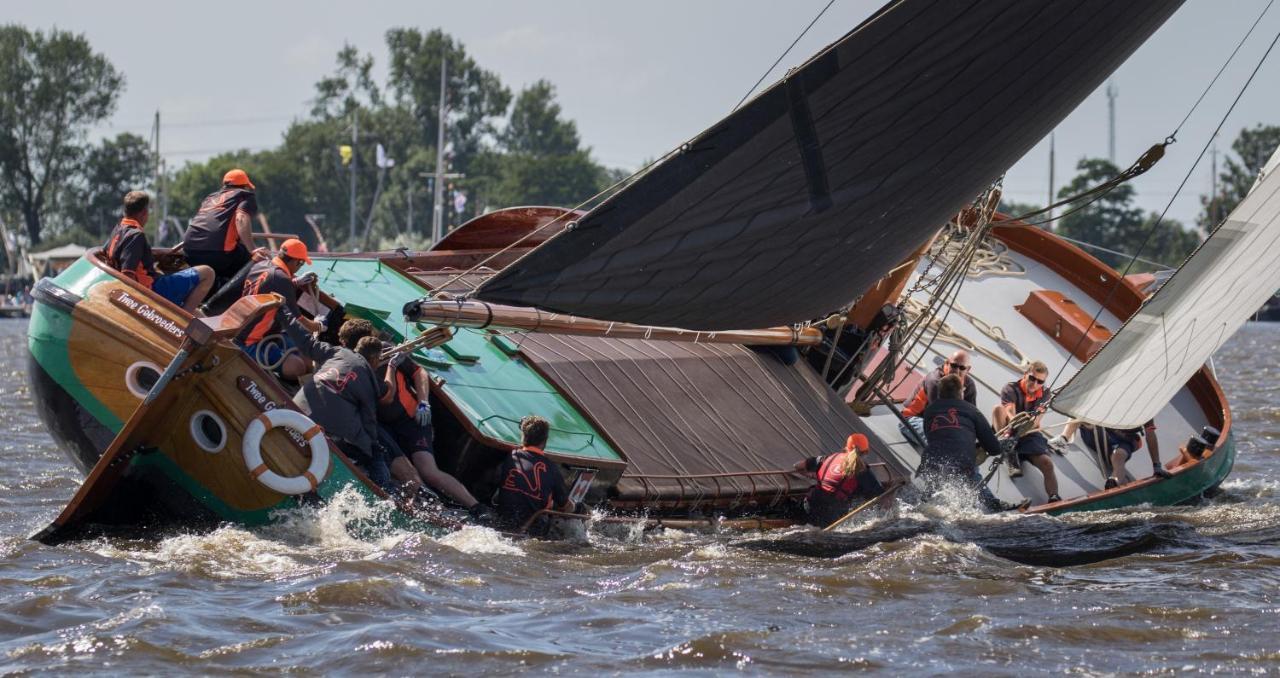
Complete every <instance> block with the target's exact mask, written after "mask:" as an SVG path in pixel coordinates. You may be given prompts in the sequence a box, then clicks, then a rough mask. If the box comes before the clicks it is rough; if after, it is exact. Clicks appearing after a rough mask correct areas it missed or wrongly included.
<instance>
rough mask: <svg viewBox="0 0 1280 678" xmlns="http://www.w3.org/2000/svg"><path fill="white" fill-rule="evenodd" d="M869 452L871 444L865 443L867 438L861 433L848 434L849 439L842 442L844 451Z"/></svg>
mask: <svg viewBox="0 0 1280 678" xmlns="http://www.w3.org/2000/svg"><path fill="white" fill-rule="evenodd" d="M854 450H857V451H858V452H870V451H871V443H869V442H867V437H866V436H864V435H862V434H861V433H850V434H849V439H848V440H846V441H845V442H844V451H845V452H853V451H854Z"/></svg>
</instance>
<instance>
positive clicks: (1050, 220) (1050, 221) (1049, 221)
mask: <svg viewBox="0 0 1280 678" xmlns="http://www.w3.org/2000/svg"><path fill="white" fill-rule="evenodd" d="M1053 179H1054V177H1053V132H1050V133H1049V202H1046V203H1045V204H1046V205H1052V204H1053V202H1054V201H1053V184H1054V181H1053ZM1045 226H1046V228H1045V230H1046V231H1052V230H1053V210H1052V209H1051V210H1049V214H1048V216H1047V220H1046V221H1045Z"/></svg>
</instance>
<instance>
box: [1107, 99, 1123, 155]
mask: <svg viewBox="0 0 1280 678" xmlns="http://www.w3.org/2000/svg"><path fill="white" fill-rule="evenodd" d="M1118 96H1120V90H1119V88H1117V87H1116V83H1115V81H1114V80H1108V81H1107V159H1108V160H1110V161H1111V164H1112V165H1114V164H1116V97H1118Z"/></svg>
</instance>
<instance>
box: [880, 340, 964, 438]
mask: <svg viewBox="0 0 1280 678" xmlns="http://www.w3.org/2000/svg"><path fill="white" fill-rule="evenodd" d="M969 368H970V363H969V352H968V351H963V350H961V351H956V352H955V353H952V354H951V357H950V358H948V359H947V362H945V363H942V364H941V365H939V366H938V368H937V369H935V370H933V371H932V372H930V373H929V374H928V375H926V376H925V378H924V381H922V382H920V385H919V386H917V387H916V391H915V393H914V394H912V396H911V400H909V401H907V406H906V407H904V408H902V416H903V417H906V419H907V423H908V424H910V425H911V429H910V431H908V430H907V428H906V427H905V426H903V425H902V424H898V429H899V430H900V431H902V435H903V436H904V437H905V438H906V439H907V440H908V441H909V440H911V437H912V436H911V435H909V434H914V435H915V438H916V439H917V440H919V441H920V445H921V446H924V445H926V444H928V442H929V440H928V436H927V435H926V434H925V427H924V418H923V416H922V415H923V414H924V408H926V407H928V406H929V403H931V402H933V401H934V400H937V399H938V382H939V381H940V380H941V379H942V378H943V377H945V376H947V375H948V374H955V375H959V376H962V377H964V401H965V402H967V403H969V404H970V405H973V406H974V407H977V405H978V384H977V383H976V382H974V380H973V377H972V376H971V375H970V374H969Z"/></svg>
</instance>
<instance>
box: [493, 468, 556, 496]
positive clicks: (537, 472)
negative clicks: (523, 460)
mask: <svg viewBox="0 0 1280 678" xmlns="http://www.w3.org/2000/svg"><path fill="white" fill-rule="evenodd" d="M546 472H547V463H546V462H543V461H539V462H535V463H534V465H533V479H532V480H531V479H530V478H529V476H527V475H525V472H524V471H522V470H520V467H519V466H517V467H515V468H513V469H511V472H510V473H508V474H507V479H506V480H504V481H503V482H502V489H504V490H511V491H512V492H518V493H520V494H523V495H524V496H526V497H528V498H530V499H533V500H536V501H541V500H542V474H543V473H546ZM517 475H519V476H520V478H521V479H522V480H524V487H521V485H520V483H519V482H517V480H516V476H517ZM525 488H528V489H527V490H526V489H525Z"/></svg>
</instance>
